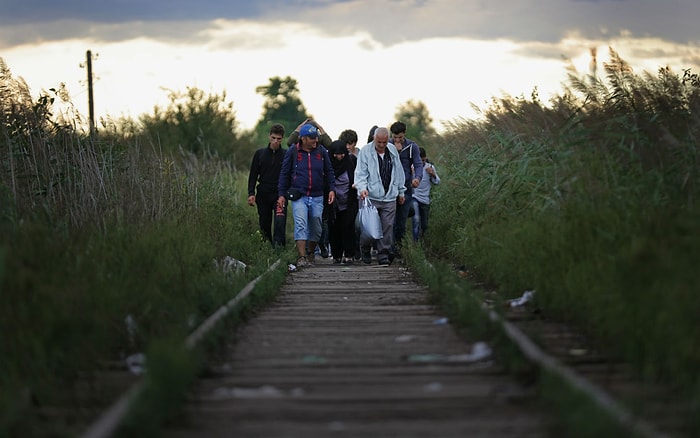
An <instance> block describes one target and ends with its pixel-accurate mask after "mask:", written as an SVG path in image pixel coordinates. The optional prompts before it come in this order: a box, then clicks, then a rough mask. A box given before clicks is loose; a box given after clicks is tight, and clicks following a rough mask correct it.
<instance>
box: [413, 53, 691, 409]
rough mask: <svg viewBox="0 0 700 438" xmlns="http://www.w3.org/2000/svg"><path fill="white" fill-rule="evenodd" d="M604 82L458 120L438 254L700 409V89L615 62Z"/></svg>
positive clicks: (443, 193) (578, 83)
mask: <svg viewBox="0 0 700 438" xmlns="http://www.w3.org/2000/svg"><path fill="white" fill-rule="evenodd" d="M604 71H605V77H604V78H600V77H598V76H597V74H596V71H595V70H593V71H591V72H590V73H589V74H586V75H580V74H578V73H577V72H576V71H575V70H573V69H570V71H569V73H570V77H569V84H568V86H566V87H565V88H564V91H563V92H562V93H561V94H560V95H558V96H556V97H555V98H553V99H552V100H551V101H550V102H548V103H547V104H545V103H543V102H541V101H540V100H539V97H538V96H537V94H536V92H534V93H533V95H532V96H530V97H529V98H525V97H518V98H513V97H510V96H505V97H503V98H501V99H494V101H493V103H492V105H491V106H490V107H489V108H487V109H485V110H483V111H482V116H481V117H480V118H478V119H474V120H458V121H455V122H453V123H452V124H451V125H450V126H449V130H448V132H447V133H446V134H445V135H444V136H442V137H441V138H440V139H438V140H437V141H436V144H434V145H432V146H431V150H432V158H433V161H435V162H436V163H438V165H439V166H440V174H441V177H442V183H441V185H440V186H437V187H435V189H434V190H433V194H432V198H433V207H432V210H431V229H430V230H429V234H428V235H427V236H426V247H427V248H429V251H430V253H431V254H433V255H436V256H445V257H447V258H449V259H451V260H453V262H455V263H460V264H465V265H467V266H469V267H470V270H471V272H473V273H474V275H475V276H476V277H479V278H480V279H481V280H482V281H486V282H490V283H492V284H496V285H498V288H499V290H500V292H501V293H502V294H503V295H504V296H505V297H506V298H508V297H515V296H520V295H521V294H522V292H523V291H524V290H528V289H534V290H536V297H537V301H538V303H539V305H540V306H541V308H542V309H543V310H544V311H545V312H546V314H547V315H548V317H551V318H557V319H560V320H563V321H567V322H570V323H574V324H576V325H577V326H579V327H581V328H582V329H583V330H585V331H586V332H587V333H588V334H589V335H590V337H592V338H594V339H596V340H597V341H598V342H599V343H600V345H601V346H603V347H605V348H607V349H608V351H609V352H610V353H611V354H613V355H616V356H619V357H621V358H623V359H626V360H629V361H630V362H631V363H632V364H634V366H635V367H636V369H637V371H638V372H639V375H640V376H642V377H643V378H645V379H649V380H654V381H664V382H667V383H669V384H671V385H675V386H676V387H678V389H679V393H682V394H684V395H686V396H688V397H690V398H691V399H693V400H695V403H696V406H698V401H700V373H698V369H699V368H698V365H699V364H700V349H699V348H698V345H700V326H699V325H698V324H697V315H698V314H700V294H698V293H697V291H698V290H700V280H698V279H697V276H695V275H694V269H695V268H694V265H695V264H696V263H697V260H699V259H700V257H699V256H700V237H699V235H698V233H697V232H695V229H696V225H695V224H697V223H698V220H699V219H700V209H699V208H698V205H697V197H698V194H699V192H698V184H699V183H700V168H699V167H698V154H697V148H696V144H697V143H696V142H697V138H698V134H700V87H698V80H697V79H698V78H697V75H694V74H692V73H691V72H690V71H685V72H684V73H683V74H674V73H673V72H672V71H671V70H670V69H668V68H661V69H659V71H658V74H657V75H652V74H649V73H642V74H636V73H635V72H633V71H632V69H631V67H630V66H629V65H628V64H627V63H626V62H625V61H624V60H622V59H621V58H620V57H619V55H618V54H617V53H616V52H615V51H614V50H612V49H611V61H610V62H609V63H606V64H605V65H604ZM434 230H440V232H439V233H436V232H434Z"/></svg>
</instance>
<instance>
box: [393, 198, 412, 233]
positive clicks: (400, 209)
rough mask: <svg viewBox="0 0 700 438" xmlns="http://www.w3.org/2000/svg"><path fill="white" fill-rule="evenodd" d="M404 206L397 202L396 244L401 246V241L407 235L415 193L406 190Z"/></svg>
mask: <svg viewBox="0 0 700 438" xmlns="http://www.w3.org/2000/svg"><path fill="white" fill-rule="evenodd" d="M404 198H405V200H404V203H403V204H399V202H398V201H396V219H395V221H394V244H395V245H401V239H403V236H404V235H405V234H406V222H408V213H409V212H410V211H411V209H412V208H413V191H412V190H408V189H407V190H406V194H405V196H404Z"/></svg>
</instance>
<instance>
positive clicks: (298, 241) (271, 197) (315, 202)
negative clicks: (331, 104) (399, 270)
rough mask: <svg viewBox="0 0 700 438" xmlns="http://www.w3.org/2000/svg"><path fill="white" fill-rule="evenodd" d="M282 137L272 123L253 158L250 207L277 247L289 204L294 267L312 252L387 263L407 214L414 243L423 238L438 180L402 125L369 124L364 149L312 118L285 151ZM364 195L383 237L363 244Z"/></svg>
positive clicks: (351, 136) (353, 137)
mask: <svg viewBox="0 0 700 438" xmlns="http://www.w3.org/2000/svg"><path fill="white" fill-rule="evenodd" d="M284 134H285V129H284V127H283V126H282V125H280V124H274V125H272V126H271V128H270V133H269V143H268V145H267V146H266V147H263V148H260V149H258V150H257V151H256V152H255V154H254V155H253V159H252V163H251V167H250V174H249V177H248V204H249V205H251V206H257V209H258V218H259V226H260V232H261V233H262V236H263V238H265V239H266V240H268V241H269V242H271V243H272V245H273V246H274V247H284V246H285V244H286V218H287V208H288V206H291V211H292V218H293V220H294V242H295V246H296V250H297V253H298V256H299V258H298V259H297V266H298V267H304V266H308V265H311V264H313V263H314V259H315V255H316V252H317V251H318V252H319V253H320V254H322V255H323V256H328V255H330V256H332V257H333V261H334V263H353V260H360V259H361V260H362V261H363V262H364V263H367V264H370V263H372V252H373V250H376V258H377V262H378V263H379V264H380V265H389V264H390V263H392V262H393V260H394V259H395V258H396V257H399V256H400V250H401V243H402V241H403V239H404V236H405V234H406V226H407V222H408V218H409V216H411V217H412V225H413V227H412V237H413V239H414V240H416V241H417V240H419V239H420V238H421V236H422V235H423V234H424V233H425V231H426V230H427V228H428V215H429V210H430V188H431V185H433V184H439V183H440V178H439V177H438V175H437V172H436V170H435V167H434V166H433V165H432V164H430V163H429V162H428V160H427V157H426V152H425V149H423V148H421V147H419V146H418V145H417V144H416V142H414V141H412V140H410V139H408V138H406V125H405V124H404V123H403V122H395V123H393V124H392V125H391V126H390V127H389V128H386V127H377V126H374V127H372V129H371V130H370V134H369V137H368V143H367V144H366V145H365V146H363V147H361V148H357V142H358V137H357V133H356V132H355V131H353V130H351V129H347V130H345V131H343V132H342V133H341V134H340V136H339V137H338V139H337V140H335V141H333V140H332V139H331V138H330V136H329V135H328V133H326V132H325V130H324V129H323V127H321V126H320V125H319V124H318V123H317V122H316V121H315V120H312V119H306V120H304V121H303V122H302V123H301V124H299V126H297V128H296V129H295V130H294V131H293V132H292V133H290V135H289V137H288V139H287V145H288V148H287V149H284V148H283V147H282V139H283V137H284ZM366 198H367V199H369V200H370V201H371V204H372V205H373V206H374V207H375V208H376V209H377V211H378V213H379V219H380V223H381V229H382V233H381V234H382V237H381V238H380V239H375V240H369V241H360V230H359V226H360V224H359V223H358V220H357V217H358V211H359V208H360V205H361V203H363V202H364V200H365V199H366ZM329 247H330V249H329Z"/></svg>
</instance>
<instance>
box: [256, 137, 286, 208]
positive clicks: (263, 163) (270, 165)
mask: <svg viewBox="0 0 700 438" xmlns="http://www.w3.org/2000/svg"><path fill="white" fill-rule="evenodd" d="M286 153H287V150H286V149H283V148H282V147H280V148H279V149H277V150H276V151H273V150H272V149H270V145H269V144H268V145H267V147H264V148H260V149H258V150H257V151H255V155H253V161H252V163H251V164H250V175H248V196H253V195H254V194H255V184H256V183H257V184H258V192H259V193H277V183H278V182H279V178H280V170H281V169H282V160H284V154H286Z"/></svg>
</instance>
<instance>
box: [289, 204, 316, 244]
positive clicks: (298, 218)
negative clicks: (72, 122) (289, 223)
mask: <svg viewBox="0 0 700 438" xmlns="http://www.w3.org/2000/svg"><path fill="white" fill-rule="evenodd" d="M290 204H291V206H292V215H293V216H294V240H306V241H308V242H318V241H319V240H320V239H321V218H322V217H323V196H314V197H311V196H302V197H301V198H299V199H297V200H296V201H291V202H290Z"/></svg>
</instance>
